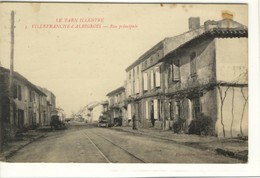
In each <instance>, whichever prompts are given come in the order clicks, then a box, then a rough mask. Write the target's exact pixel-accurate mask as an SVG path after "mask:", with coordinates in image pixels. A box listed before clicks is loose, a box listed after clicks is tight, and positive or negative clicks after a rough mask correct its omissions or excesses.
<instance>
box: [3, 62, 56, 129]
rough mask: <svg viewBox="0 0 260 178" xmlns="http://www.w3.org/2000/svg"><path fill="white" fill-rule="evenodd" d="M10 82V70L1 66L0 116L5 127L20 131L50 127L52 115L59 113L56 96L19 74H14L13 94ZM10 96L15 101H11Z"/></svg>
mask: <svg viewBox="0 0 260 178" xmlns="http://www.w3.org/2000/svg"><path fill="white" fill-rule="evenodd" d="M9 81H10V70H9V69H6V68H4V67H1V66H0V89H1V90H0V101H1V103H0V107H1V113H0V116H1V121H2V123H3V125H4V127H5V128H6V129H7V130H8V128H10V127H11V128H13V129H14V130H17V129H18V130H20V129H25V128H35V127H38V126H45V125H50V119H51V114H52V113H53V112H59V111H57V109H56V97H55V95H54V94H53V93H52V92H51V91H49V90H47V89H46V88H42V87H38V86H36V85H34V84H32V83H31V82H30V81H29V80H27V79H26V78H25V77H24V76H22V75H21V74H19V73H17V72H13V84H12V85H13V86H12V91H11V92H10V91H9V90H10V87H9ZM10 94H11V95H12V97H11V98H13V101H10ZM11 105H12V106H11ZM11 112H12V113H11ZM11 115H12V116H13V117H11ZM12 118H13V119H12Z"/></svg>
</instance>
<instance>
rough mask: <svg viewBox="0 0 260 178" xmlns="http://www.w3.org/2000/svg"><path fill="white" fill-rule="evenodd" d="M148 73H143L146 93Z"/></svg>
mask: <svg viewBox="0 0 260 178" xmlns="http://www.w3.org/2000/svg"><path fill="white" fill-rule="evenodd" d="M147 80H148V77H147V72H145V73H143V84H144V91H147Z"/></svg>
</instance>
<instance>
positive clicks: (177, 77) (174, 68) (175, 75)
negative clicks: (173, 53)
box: [173, 64, 180, 81]
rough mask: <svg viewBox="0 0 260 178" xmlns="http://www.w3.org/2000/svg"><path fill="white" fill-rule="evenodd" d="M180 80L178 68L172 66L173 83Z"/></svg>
mask: <svg viewBox="0 0 260 178" xmlns="http://www.w3.org/2000/svg"><path fill="white" fill-rule="evenodd" d="M179 80H180V68H179V67H178V66H176V65H174V64H173V81H179Z"/></svg>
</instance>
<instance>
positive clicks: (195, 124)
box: [189, 113, 212, 135]
mask: <svg viewBox="0 0 260 178" xmlns="http://www.w3.org/2000/svg"><path fill="white" fill-rule="evenodd" d="M211 125H212V120H211V118H210V117H208V116H205V115H204V114H203V113H202V114H201V115H200V116H199V117H198V118H196V119H195V120H192V121H191V123H190V125H189V134H196V135H210V128H211Z"/></svg>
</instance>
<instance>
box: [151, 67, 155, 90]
mask: <svg viewBox="0 0 260 178" xmlns="http://www.w3.org/2000/svg"><path fill="white" fill-rule="evenodd" d="M153 88H154V71H153V70H151V89H153Z"/></svg>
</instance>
